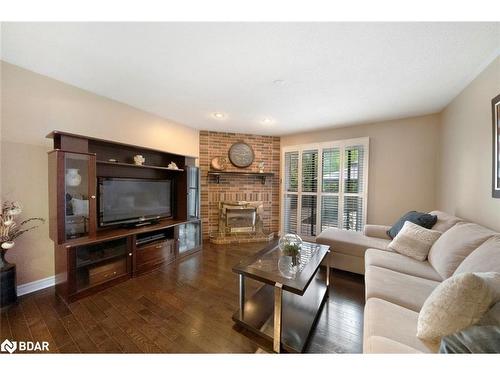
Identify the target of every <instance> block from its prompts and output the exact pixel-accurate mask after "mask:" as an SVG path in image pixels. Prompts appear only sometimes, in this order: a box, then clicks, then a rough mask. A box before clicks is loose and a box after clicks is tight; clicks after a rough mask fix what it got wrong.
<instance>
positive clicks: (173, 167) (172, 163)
mask: <svg viewBox="0 0 500 375" xmlns="http://www.w3.org/2000/svg"><path fill="white" fill-rule="evenodd" d="M168 169H179V167H178V166H177V164H175V163H174V162H173V161H171V162H170V164H169V165H168Z"/></svg>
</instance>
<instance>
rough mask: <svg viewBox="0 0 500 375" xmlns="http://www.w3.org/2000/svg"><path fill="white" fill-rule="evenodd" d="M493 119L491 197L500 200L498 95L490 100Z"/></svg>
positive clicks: (499, 110) (499, 112)
mask: <svg viewBox="0 0 500 375" xmlns="http://www.w3.org/2000/svg"><path fill="white" fill-rule="evenodd" d="M491 112H492V118H493V164H492V169H493V178H492V193H491V194H492V197H493V198H500V94H499V95H497V96H496V97H494V98H493V99H492V100H491Z"/></svg>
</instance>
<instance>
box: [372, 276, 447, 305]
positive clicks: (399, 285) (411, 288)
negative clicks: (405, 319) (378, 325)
mask: <svg viewBox="0 0 500 375" xmlns="http://www.w3.org/2000/svg"><path fill="white" fill-rule="evenodd" d="M438 285H439V282H437V281H432V280H427V279H422V278H420V277H416V276H410V275H406V274H404V273H400V272H396V271H392V270H389V269H387V268H382V267H377V266H367V267H366V270H365V288H366V299H369V298H380V299H383V300H386V301H388V302H392V303H395V304H397V305H399V306H402V307H405V308H407V309H410V310H413V311H415V312H418V311H420V309H421V308H422V306H423V304H424V302H425V300H426V299H427V297H429V295H430V294H431V293H432V291H433V290H434V289H435V288H436V287H437V286H438Z"/></svg>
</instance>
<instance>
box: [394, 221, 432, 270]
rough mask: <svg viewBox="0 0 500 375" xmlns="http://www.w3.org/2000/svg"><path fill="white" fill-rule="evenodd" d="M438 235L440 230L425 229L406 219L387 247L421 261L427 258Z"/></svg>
mask: <svg viewBox="0 0 500 375" xmlns="http://www.w3.org/2000/svg"><path fill="white" fill-rule="evenodd" d="M440 236H441V232H438V231H436V230H430V229H426V228H424V227H421V226H420V225H418V224H414V223H412V222H411V221H407V222H406V223H405V225H403V228H402V229H401V230H400V231H399V233H398V235H397V236H396V237H395V238H394V239H393V240H392V242H391V243H390V244H389V245H387V247H388V248H389V249H391V250H394V251H395V252H397V253H400V254H403V255H406V256H408V257H410V258H413V259H416V260H418V261H420V262H423V261H424V260H425V259H427V255H428V254H429V250H430V249H431V246H432V245H433V244H434V242H436V240H437V239H438V238H439V237H440Z"/></svg>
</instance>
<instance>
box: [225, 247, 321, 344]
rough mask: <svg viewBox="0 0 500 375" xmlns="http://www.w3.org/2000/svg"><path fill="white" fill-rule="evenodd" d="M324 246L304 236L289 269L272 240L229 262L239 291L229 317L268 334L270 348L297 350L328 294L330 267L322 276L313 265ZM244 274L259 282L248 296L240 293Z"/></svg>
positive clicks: (317, 266) (318, 260) (316, 264)
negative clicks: (294, 266)
mask: <svg viewBox="0 0 500 375" xmlns="http://www.w3.org/2000/svg"><path fill="white" fill-rule="evenodd" d="M329 251H330V250H329V246H326V245H319V244H315V243H310V242H304V243H303V245H302V250H301V255H300V265H299V269H298V271H297V272H296V273H295V274H293V273H289V272H287V271H286V268H284V267H283V262H282V261H283V258H281V261H280V255H281V254H280V250H279V248H278V245H277V243H273V244H270V245H268V246H266V247H265V248H264V249H262V250H261V251H259V252H258V253H257V254H255V255H252V256H251V257H248V258H246V259H243V260H242V261H241V262H240V263H238V264H237V265H236V266H234V267H233V272H235V273H237V274H238V275H239V293H240V297H239V309H238V311H236V312H235V313H234V315H233V320H234V321H235V322H236V323H237V324H239V325H241V326H243V327H244V328H246V329H248V330H250V331H251V332H254V333H256V334H258V335H259V336H261V337H264V338H265V339H268V340H270V341H271V342H272V344H273V351H274V352H276V353H280V352H281V351H287V352H295V353H301V352H303V351H304V349H305V347H306V345H307V342H308V339H309V336H310V333H311V331H312V328H313V327H314V325H315V324H316V321H317V319H318V316H319V314H320V312H321V308H322V306H323V304H324V302H325V300H326V298H327V297H328V286H329V272H330V267H329V266H328V265H327V267H326V277H325V276H323V277H322V275H320V274H319V272H318V271H319V268H320V265H321V263H322V261H323V260H324V259H325V258H327V254H328V252H329ZM327 261H328V258H327ZM284 270H285V271H284ZM246 277H249V278H252V279H254V280H257V281H260V282H262V283H264V285H263V286H262V287H261V288H260V289H259V290H258V291H257V292H256V293H255V294H254V295H253V296H252V297H250V298H249V299H245V278H246Z"/></svg>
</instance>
